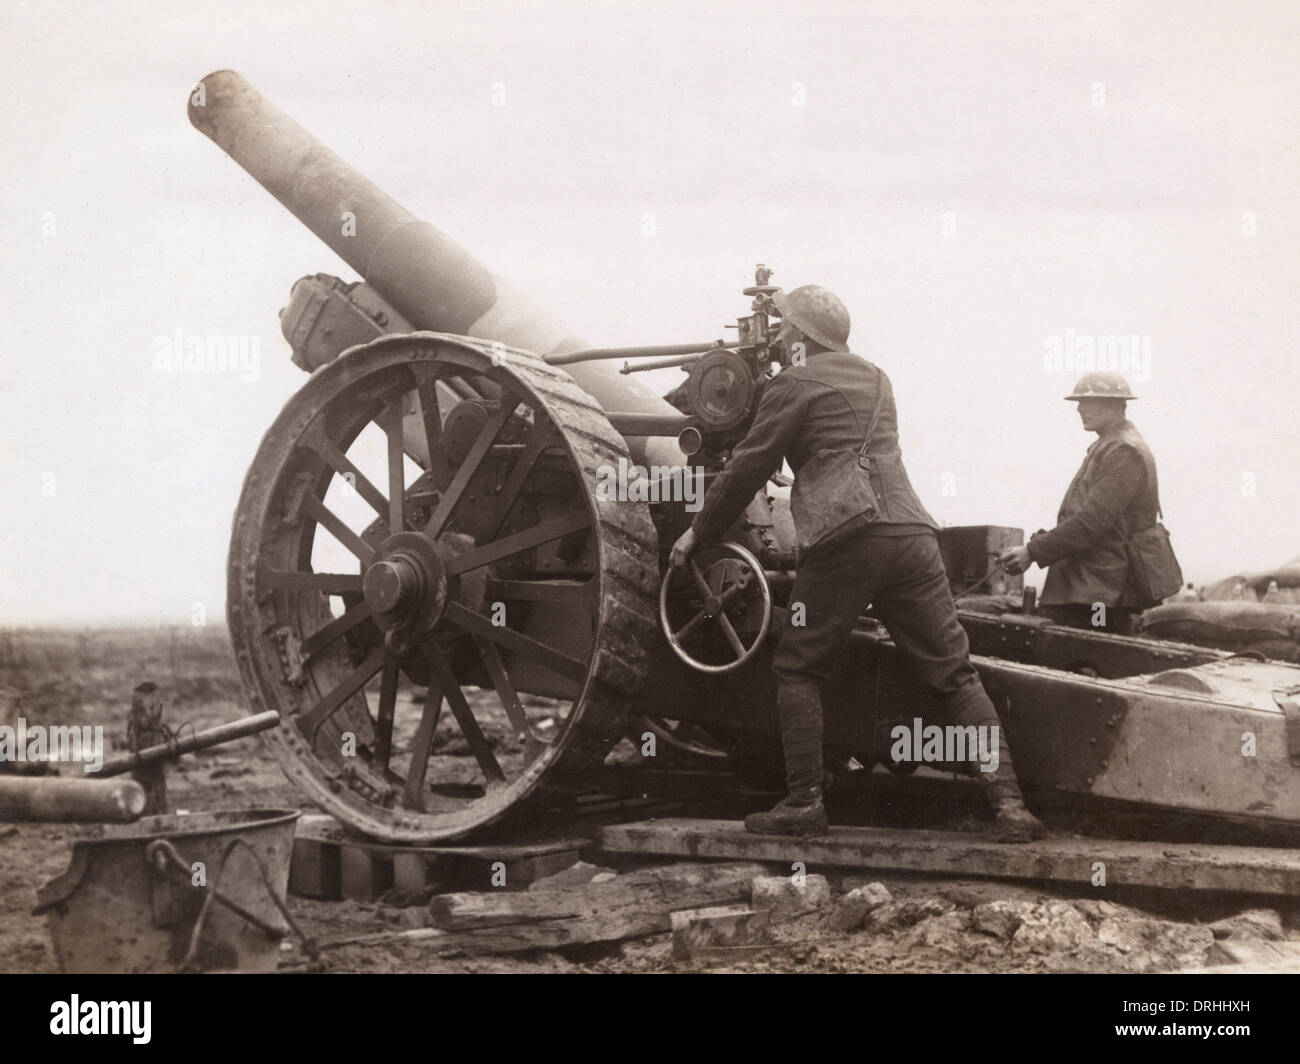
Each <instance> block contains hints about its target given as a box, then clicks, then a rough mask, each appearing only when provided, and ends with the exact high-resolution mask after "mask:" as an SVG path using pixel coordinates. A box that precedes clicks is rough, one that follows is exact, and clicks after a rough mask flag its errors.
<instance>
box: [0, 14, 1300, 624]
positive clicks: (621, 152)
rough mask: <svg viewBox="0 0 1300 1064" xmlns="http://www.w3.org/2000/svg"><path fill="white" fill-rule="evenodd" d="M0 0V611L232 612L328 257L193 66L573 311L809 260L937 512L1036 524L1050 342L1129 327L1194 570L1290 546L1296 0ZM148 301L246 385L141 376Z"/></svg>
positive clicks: (747, 278)
mask: <svg viewBox="0 0 1300 1064" xmlns="http://www.w3.org/2000/svg"><path fill="white" fill-rule="evenodd" d="M0 12H2V13H0V46H2V47H3V63H2V64H0V68H2V69H3V73H2V74H0V78H3V88H4V93H3V99H4V103H3V105H2V106H0V197H3V200H2V204H0V236H2V243H0V246H3V249H4V257H3V260H0V292H3V293H4V296H3V302H4V307H5V312H4V313H3V314H0V448H2V450H0V460H2V461H3V469H4V472H5V491H4V494H3V496H0V622H4V623H25V622H35V621H90V620H101V619H110V618H122V619H126V618H131V619H143V620H172V619H176V620H182V621H184V620H186V619H188V618H189V617H190V616H191V611H192V609H193V606H194V604H195V603H203V604H204V607H205V609H206V610H207V612H208V613H209V614H210V615H216V614H219V613H220V612H221V611H222V610H223V609H224V590H225V577H224V565H225V554H226V548H227V542H228V537H229V530H230V519H231V515H232V514H233V512H234V509H235V505H236V501H237V499H238V495H239V490H240V484H241V481H242V478H243V475H244V472H245V469H246V467H247V465H248V462H249V460H250V459H251V457H252V455H253V452H254V450H255V448H256V446H257V444H258V441H259V439H260V437H261V434H262V432H263V431H264V430H265V429H266V427H267V426H268V425H269V424H270V422H271V421H272V419H273V418H274V416H275V414H276V413H277V411H278V410H279V409H280V407H281V405H282V404H283V403H284V402H285V400H286V399H287V398H288V397H289V396H290V395H291V394H292V393H293V391H294V390H295V389H296V388H298V387H299V386H300V385H301V384H302V383H303V381H304V380H305V377H304V376H303V375H302V374H301V373H300V371H299V370H297V369H296V368H295V367H293V366H292V365H291V364H290V363H289V357H288V355H289V352H288V347H287V345H286V344H285V342H284V341H283V339H282V338H281V337H280V332H279V324H278V319H277V311H278V309H279V308H280V307H281V306H283V304H284V302H285V300H286V298H287V296H288V292H289V288H290V286H291V285H292V283H293V281H294V280H295V279H296V278H298V277H299V276H301V275H303V274H306V273H313V272H316V271H327V272H332V273H337V274H340V275H342V276H344V277H345V278H347V279H349V280H351V279H354V275H353V274H352V273H351V272H350V271H349V270H348V268H347V267H346V266H344V265H343V264H342V263H341V262H340V261H339V260H338V259H337V258H336V257H335V256H334V255H333V254H332V253H331V252H330V251H328V250H327V249H326V248H325V247H324V245H322V244H320V243H319V242H318V241H317V240H316V238H315V237H313V236H312V235H311V234H310V233H309V232H307V231H306V230H305V229H303V228H302V227H301V226H299V224H298V223H297V222H296V221H295V220H294V219H293V218H292V216H290V215H289V214H288V213H287V212H286V211H285V210H284V209H283V208H281V207H280V206H279V205H278V204H277V203H276V202H275V201H274V200H272V199H271V198H270V197H269V196H268V195H267V194H266V193H265V192H263V191H262V190H261V189H260V188H259V187H258V186H257V185H256V184H255V183H254V182H253V181H252V180H251V179H250V178H248V177H247V176H246V175H245V174H244V173H243V171H242V170H240V169H239V168H238V167H237V166H236V165H235V164H234V163H233V162H231V161H230V160H229V159H227V158H225V157H224V156H223V154H222V153H221V152H220V151H219V150H218V149H217V148H216V147H215V146H214V145H213V144H212V143H210V142H209V141H208V140H206V139H205V138H204V137H202V136H201V135H200V134H198V133H197V132H196V131H194V130H193V129H192V128H191V127H190V125H189V123H188V121H187V120H186V116H185V103H186V98H187V95H188V93H189V91H190V89H191V87H192V86H193V85H194V83H195V82H196V81H197V80H198V79H200V78H202V77H203V76H204V75H205V74H208V73H209V72H211V71H213V70H215V69H219V68H223V67H229V68H232V69H235V70H238V71H239V72H241V73H242V74H243V75H244V76H245V77H246V78H248V79H249V80H250V81H251V82H252V83H253V84H254V85H255V86H256V87H257V88H259V89H260V90H261V91H262V92H263V93H264V94H265V95H266V96H268V97H269V98H270V99H271V100H272V101H274V102H275V103H277V104H278V105H279V106H280V107H282V108H283V109H284V110H285V111H287V112H288V113H289V114H290V115H292V116H294V117H295V118H297V119H298V121H300V122H301V123H302V124H303V125H304V126H305V127H306V128H307V129H309V130H311V131H312V132H313V133H315V134H316V135H317V136H318V137H320V138H321V139H322V140H323V141H325V143H327V144H329V145H330V146H331V147H333V148H334V149H335V150H337V151H338V152H339V153H340V154H342V155H343V156H344V158H346V159H347V160H349V161H350V162H352V163H353V164H355V165H357V166H358V167H359V168H360V169H361V170H362V171H363V172H365V173H366V174H367V175H369V176H370V177H371V178H372V179H373V180H374V181H376V182H377V183H378V184H379V185H381V186H382V187H385V188H386V189H387V190H388V191H389V192H391V193H392V194H393V195H394V196H395V197H396V198H397V199H398V200H400V201H401V202H403V203H404V204H405V205H406V206H407V207H409V208H410V209H411V210H412V211H414V212H415V213H416V214H418V215H420V216H422V217H425V218H427V219H428V220H430V221H432V222H434V223H435V224H436V225H438V226H439V227H441V228H442V229H444V230H445V231H447V232H449V233H450V234H451V235H452V236H454V237H455V238H457V239H458V240H459V241H460V242H461V243H463V244H464V245H465V246H466V247H468V248H469V249H470V250H471V251H472V252H474V253H475V254H476V255H477V256H478V257H479V258H480V259H481V260H482V261H483V262H485V263H486V264H487V265H488V266H490V267H491V268H493V269H494V270H496V271H497V272H498V273H501V274H503V275H504V276H506V277H507V278H509V279H510V280H512V281H513V282H514V283H516V284H517V285H518V286H519V287H521V288H523V289H525V290H526V291H528V292H529V293H531V294H532V295H533V296H535V297H536V298H538V299H540V300H541V301H542V302H543V303H545V304H547V305H549V306H550V308H551V309H552V310H553V311H554V313H555V314H556V316H557V317H559V318H561V319H562V320H565V321H567V322H569V323H571V324H572V325H573V326H574V327H575V331H576V332H578V333H579V334H581V335H583V336H585V337H586V338H588V339H589V340H591V341H593V342H597V343H610V344H642V343H654V342H669V343H671V342H680V341H686V340H697V339H701V338H708V337H714V336H721V335H723V331H722V326H723V325H724V324H725V323H726V322H729V321H734V319H735V317H736V316H737V315H739V314H742V313H744V312H746V310H747V304H748V301H747V300H745V299H744V298H743V297H741V295H740V288H741V287H742V286H743V285H744V284H746V283H749V282H751V281H752V271H753V265H754V263H755V262H759V261H762V262H766V263H769V264H771V265H773V266H774V267H775V268H776V271H777V272H776V275H775V278H774V280H775V281H776V282H777V283H780V284H783V285H785V286H786V287H787V288H791V287H794V286H796V285H799V284H804V283H809V282H815V283H820V284H825V285H828V286H830V287H831V288H833V289H835V290H836V291H837V292H838V293H839V294H840V295H841V296H842V297H843V299H844V300H845V302H846V303H847V304H848V306H849V308H850V311H851V312H852V315H853V322H854V324H853V333H852V337H851V340H850V343H851V346H852V347H853V349H854V350H855V351H857V352H858V353H859V354H862V355H864V356H866V357H868V358H870V359H872V360H873V361H876V362H878V363H879V364H880V365H881V366H882V367H884V368H885V370H886V371H887V372H888V373H889V374H890V376H891V377H892V379H893V382H894V388H895V391H896V394H897V399H898V404H899V413H900V422H901V431H902V443H903V455H904V459H905V461H906V463H907V466H908V469H909V470H910V472H911V476H912V480H913V482H914V483H915V484H916V486H917V488H918V490H919V492H920V494H921V496H922V498H923V499H924V501H925V502H926V504H927V505H928V506H929V508H930V509H931V511H932V512H933V513H934V514H935V516H936V517H937V518H938V519H939V520H940V521H941V522H947V523H952V524H968V523H981V524H982V523H994V524H1007V525H1016V526H1021V527H1024V528H1026V529H1027V530H1030V531H1032V530H1033V529H1036V528H1039V527H1050V526H1051V524H1052V523H1053V522H1054V518H1055V513H1056V507H1057V505H1058V504H1059V501H1060V497H1061V495H1062V493H1063V492H1064V490H1065V487H1066V485H1067V483H1068V482H1069V480H1070V477H1071V476H1072V475H1073V473H1074V471H1075V469H1076V468H1077V466H1078V464H1079V461H1080V460H1081V458H1082V455H1083V452H1084V450H1085V448H1086V447H1087V445H1088V443H1089V442H1091V440H1092V439H1094V437H1092V436H1090V435H1085V434H1084V433H1083V432H1082V430H1081V429H1080V427H1079V424H1078V421H1077V418H1076V416H1075V414H1074V408H1073V406H1071V405H1070V404H1067V403H1064V402H1062V401H1061V397H1062V396H1063V395H1065V394H1066V393H1067V391H1068V390H1069V387H1070V385H1071V384H1072V383H1073V379H1074V377H1075V376H1076V375H1077V374H1076V373H1075V372H1074V371H1071V370H1058V369H1051V368H1048V367H1047V366H1046V365H1045V355H1046V354H1047V353H1048V352H1050V351H1051V350H1052V349H1053V345H1054V343H1056V342H1057V341H1059V342H1064V340H1065V338H1066V337H1067V335H1073V336H1074V338H1075V339H1076V341H1077V340H1078V339H1079V338H1081V337H1095V336H1109V335H1125V336H1129V335H1136V336H1139V337H1142V338H1144V340H1143V342H1144V343H1145V342H1149V345H1150V348H1149V349H1150V353H1151V358H1150V366H1149V367H1148V368H1149V372H1142V373H1140V374H1139V375H1138V378H1139V379H1135V385H1134V386H1135V388H1136V390H1137V391H1138V392H1139V394H1140V395H1141V396H1142V398H1141V400H1140V401H1139V402H1138V403H1136V404H1134V405H1133V407H1132V408H1131V416H1132V418H1133V420H1134V421H1135V423H1136V424H1137V425H1138V427H1139V428H1140V429H1141V430H1142V432H1143V433H1144V434H1145V435H1146V437H1147V439H1148V441H1149V442H1150V443H1151V445H1152V447H1153V449H1154V450H1155V453H1156V456H1157V459H1158V461H1159V464H1160V482H1161V489H1162V494H1163V501H1164V504H1165V517H1166V523H1167V525H1168V526H1169V528H1170V529H1171V531H1172V533H1173V537H1174V544H1175V548H1176V549H1177V551H1178V553H1179V555H1180V557H1181V558H1182V561H1183V566H1184V570H1185V572H1186V573H1187V575H1188V576H1189V577H1190V578H1192V579H1196V580H1209V579H1213V578H1217V577H1219V576H1223V575H1226V574H1227V573H1230V572H1234V571H1237V570H1239V569H1242V568H1260V567H1266V566H1270V565H1272V564H1275V563H1278V562H1280V561H1282V560H1283V559H1286V558H1289V557H1291V556H1293V555H1295V554H1296V553H1297V552H1300V416H1297V407H1298V405H1300V404H1298V402H1297V400H1298V398H1300V369H1297V364H1296V358H1295V348H1296V337H1297V335H1300V320H1297V319H1298V318H1300V315H1298V314H1297V298H1296V297H1297V293H1298V292H1300V254H1298V251H1300V206H1298V205H1297V198H1296V190H1297V188H1300V154H1298V153H1297V146H1298V140H1300V136H1298V134H1300V123H1298V122H1297V116H1298V115H1300V106H1298V104H1300V100H1298V99H1297V97H1298V95H1300V94H1298V92H1297V89H1298V87H1300V12H1298V10H1297V8H1296V6H1295V5H1294V4H1293V3H1277V4H1268V3H1249V4H1246V5H1238V4H1230V3H1227V2H1224V3H1219V4H1198V3H1185V2H1177V3H1119V4H1106V3H1096V2H1089V3H1081V4H1073V3H1071V4H1044V3H1040V2H1033V3H1024V4H990V3H986V2H969V3H918V4H897V5H887V4H881V5H874V4H865V3H844V4H830V3H827V4H816V3H801V4H796V3H788V2H783V3H779V4H778V3H764V2H759V0H745V2H743V3H736V4H725V3H710V4H708V5H701V4H684V5H681V6H671V5H655V6H653V7H651V6H640V5H638V6H633V5H625V4H610V5H600V6H598V5H586V4H574V3H547V4H544V5H543V4H538V5H527V4H499V3H491V2H488V3H479V2H476V3H473V4H450V3H447V4H438V3H432V4H407V3H396V2H383V0H378V2H372V3H368V4H357V3H355V2H349V3H337V4H320V3H314V4H274V3H269V2H266V0H259V2H257V3H255V4H241V3H225V4H221V5H210V4H199V5H195V4H163V3H153V2H133V3H131V4H129V5H108V4H102V3H88V2H87V3H69V2H62V3H57V4H46V3H18V4H14V3H7V4H5V5H4V7H3V8H2V9H0ZM494 96H495V99H494ZM501 103H504V106H500V105H499V104H501ZM647 215H652V216H653V218H652V221H653V225H647V220H648V219H647ZM651 230H652V231H651ZM177 329H179V330H181V331H182V334H183V335H185V336H189V335H199V336H206V335H210V334H219V335H244V336H250V337H252V336H255V337H257V338H258V340H259V344H260V355H261V358H260V364H259V366H258V372H257V373H256V374H245V375H242V376H255V377H256V379H255V380H243V379H241V375H240V374H235V373H231V374H227V375H224V376H222V375H214V374H194V373H179V374H165V373H159V372H156V371H155V369H154V367H153V355H154V352H155V349H156V348H155V344H156V340H157V338H158V337H160V336H174V335H175V331H176V330H177ZM1067 331H1068V334H1067ZM1053 338H1057V340H1054V339H1053ZM680 379H681V378H680V374H679V373H677V372H676V371H670V372H667V373H666V374H664V375H663V376H662V377H661V379H660V381H659V382H658V383H660V384H661V385H662V387H664V388H667V387H669V386H671V385H672V384H674V383H676V382H677V381H678V380H680ZM1035 573H1037V570H1035Z"/></svg>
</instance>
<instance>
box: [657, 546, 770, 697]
mask: <svg viewBox="0 0 1300 1064" xmlns="http://www.w3.org/2000/svg"><path fill="white" fill-rule="evenodd" d="M771 625H772V591H771V589H770V588H769V587H768V584H767V577H766V576H765V575H764V573H763V566H762V565H761V564H760V563H759V561H758V559H757V558H755V557H754V556H753V555H752V554H751V553H750V552H749V551H747V550H746V549H745V548H744V547H742V546H741V545H740V544H739V543H732V542H731V541H730V540H724V541H723V542H721V543H718V544H715V545H712V546H708V547H702V548H701V549H699V550H697V551H696V552H695V553H694V554H693V555H691V557H689V558H687V559H686V564H685V566H683V567H682V568H681V569H672V568H670V569H668V570H667V571H666V572H665V573H664V575H663V582H662V583H661V584H660V586H659V626H660V628H661V629H662V631H663V633H664V636H665V637H666V638H667V640H668V645H669V646H671V647H672V648H673V653H674V654H676V655H677V656H678V657H679V658H680V659H681V660H682V661H684V662H685V663H686V664H687V665H689V666H690V667H691V668H693V669H696V670H697V671H699V672H712V673H723V672H733V671H734V670H736V669H738V668H740V667H741V666H742V665H744V664H745V663H746V662H747V661H749V660H750V659H751V658H752V657H753V656H754V655H755V654H756V653H757V652H758V648H759V647H760V646H762V644H763V640H764V639H765V638H767V633H768V629H769V628H770V627H771Z"/></svg>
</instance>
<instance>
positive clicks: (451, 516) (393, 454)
mask: <svg viewBox="0 0 1300 1064" xmlns="http://www.w3.org/2000/svg"><path fill="white" fill-rule="evenodd" d="M626 455H627V451H626V448H625V445H624V443H623V440H622V438H621V437H620V436H619V435H618V434H617V433H616V432H615V431H614V430H613V429H612V428H611V427H610V425H609V422H608V421H607V420H606V419H605V417H604V414H603V413H602V412H601V410H600V408H599V407H598V406H597V405H596V404H595V403H594V402H593V401H592V400H591V398H590V397H589V396H587V394H586V393H585V392H583V391H582V390H581V389H579V388H578V387H577V386H576V385H575V384H573V382H572V381H571V380H570V379H569V378H568V377H567V376H566V375H564V374H562V373H560V372H559V371H557V370H555V369H553V368H551V367H549V366H547V365H546V364H545V363H544V362H542V361H541V360H540V359H538V358H537V357H536V356H533V355H529V354H527V353H524V352H518V351H514V350H511V349H508V348H502V347H501V346H500V345H488V344H485V343H481V342H479V341H473V340H468V339H466V338H463V337H450V336H443V335H440V334H435V333H414V334H410V335H406V336H395V337H387V338H384V339H381V340H378V341H375V342H374V343H371V344H368V345H366V346H364V347H361V348H356V349H354V350H352V351H350V352H349V353H348V354H346V355H344V356H343V357H341V358H339V359H337V360H336V361H335V362H333V363H331V364H329V365H328V366H326V367H324V368H322V369H320V370H318V371H317V372H316V374H315V375H314V376H313V377H312V378H311V380H310V381H309V382H308V383H307V384H306V386H305V387H303V389H302V390H301V391H300V392H298V394H297V395H295V396H294V397H293V398H292V399H291V400H290V401H289V403H288V404H287V405H286V406H285V408H284V410H283V411H282V412H281V414H280V416H279V418H277V420H276V422H275V424H274V425H273V426H272V427H271V429H270V431H269V432H268V433H267V434H266V436H265V437H264V439H263V440H262V444H261V447H260V448H259V450H258V453H257V457H256V459H255V460H254V462H253V465H252V466H251V468H250V469H249V472H248V475H247V477H246V479H245V482H244V490H243V494H242V496H241V498H240V503H239V510H238V513H237V516H236V519H235V524H234V532H233V535H232V539H231V551H230V563H229V596H228V601H229V603H230V605H229V608H228V614H229V621H230V630H231V638H232V640H233V642H234V645H235V650H236V654H237V657H238V659H239V664H240V671H241V674H242V676H243V681H244V687H245V690H246V692H247V693H248V696H249V699H250V702H251V703H252V704H253V705H254V707H255V708H257V709H261V708H268V709H274V710H277V711H278V712H279V713H280V715H281V717H282V724H281V726H280V727H279V728H277V729H274V730H273V731H271V732H268V733H266V735H267V740H268V742H269V743H270V745H271V747H272V749H273V750H274V752H275V754H276V756H277V757H278V758H279V760H280V762H281V764H282V765H283V766H284V769H285V771H286V773H287V774H288V775H289V777H290V778H291V779H293V780H294V782H295V783H297V784H298V785H299V786H300V787H302V789H303V790H304V791H306V792H307V794H308V795H310V796H311V798H313V799H314V800H315V801H316V802H318V803H319V804H320V805H321V806H323V807H324V808H325V809H327V810H328V811H329V812H330V813H332V814H334V815H335V816H336V817H338V818H339V819H340V820H342V821H343V822H344V823H347V824H349V825H351V826H352V827H354V828H356V829H357V830H359V831H362V832H364V833H365V834H367V835H370V836H373V837H376V838H380V839H384V840H388V841H393V842H425V843H428V842H436V841H439V840H449V839H457V838H463V837H464V836H466V835H468V834H470V833H471V832H474V831H476V830H479V829H482V828H484V827H487V826H488V825H491V824H495V823H499V822H501V821H502V820H504V819H506V818H507V817H513V816H515V815H524V814H525V813H527V812H529V811H535V810H537V809H539V808H540V807H543V806H545V805H547V804H551V803H553V802H554V801H555V799H556V798H557V797H558V796H559V795H561V794H563V793H564V792H566V791H571V790H573V789H576V788H578V787H580V786H581V785H582V783H583V777H584V775H585V774H586V773H588V772H589V771H590V770H591V769H592V768H593V767H595V766H596V765H598V764H599V762H600V761H601V759H602V758H603V757H604V755H605V754H606V753H607V752H608V750H609V749H610V747H611V746H612V744H613V743H615V742H616V741H617V740H618V739H619V737H620V736H621V735H622V733H623V731H624V729H625V728H626V725H627V715H626V711H625V704H626V702H627V696H628V695H629V694H632V693H634V692H635V691H637V690H638V689H639V688H640V687H641V686H642V684H643V683H644V681H645V678H646V665H645V660H646V659H645V653H644V648H645V646H646V645H647V644H648V641H649V639H650V637H651V635H652V633H653V629H654V625H655V612H654V598H653V596H654V585H655V581H656V579H657V575H658V574H657V572H656V571H655V568H654V565H653V561H652V560H653V559H654V558H656V557H657V552H656V541H655V532H654V528H653V526H652V524H651V522H650V518H649V514H648V512H647V511H646V508H645V505H644V504H643V503H639V502H621V501H617V500H609V499H601V498H599V497H598V496H597V495H596V493H595V491H594V486H595V485H596V483H597V482H598V481H597V469H598V467H602V466H616V465H617V463H618V460H619V458H620V457H626ZM647 559H649V560H651V561H647Z"/></svg>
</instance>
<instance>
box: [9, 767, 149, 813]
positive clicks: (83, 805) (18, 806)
mask: <svg viewBox="0 0 1300 1064" xmlns="http://www.w3.org/2000/svg"><path fill="white" fill-rule="evenodd" d="M144 806H145V796H144V788H143V787H141V786H140V784H138V783H136V782H135V780H100V779H63V778H62V777H59V776H38V777H26V776H0V821H5V820H17V821H22V822H27V821H46V822H55V823H58V822H61V823H66V824H102V823H112V824H129V823H131V822H132V821H135V820H139V819H140V816H141V814H143V813H144Z"/></svg>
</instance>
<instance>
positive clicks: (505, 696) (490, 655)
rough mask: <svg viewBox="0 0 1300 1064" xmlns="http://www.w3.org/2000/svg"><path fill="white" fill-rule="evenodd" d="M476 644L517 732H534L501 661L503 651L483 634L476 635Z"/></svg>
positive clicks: (524, 733) (522, 734)
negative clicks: (529, 725)
mask: <svg viewBox="0 0 1300 1064" xmlns="http://www.w3.org/2000/svg"><path fill="white" fill-rule="evenodd" d="M474 645H475V646H476V647H478V652H479V656H480V657H482V659H483V664H484V665H486V666H487V671H488V675H489V676H491V677H492V686H493V687H495V688H496V692H497V697H498V698H500V699H501V706H502V708H503V709H505V711H506V716H507V717H509V718H510V723H511V725H512V726H513V727H514V729H515V732H516V733H517V734H518V735H519V736H520V737H521V738H523V737H524V736H527V735H530V734H532V732H531V729H530V728H529V727H528V715H527V714H526V713H525V712H524V707H523V704H522V703H521V702H520V701H519V695H518V693H517V692H516V691H515V685H514V684H513V683H511V682H510V675H509V673H507V672H506V667H505V665H504V664H503V663H502V661H501V653H500V652H499V651H498V650H497V648H496V644H495V643H489V642H488V641H487V640H486V639H484V638H483V637H482V636H481V635H476V636H474Z"/></svg>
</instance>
